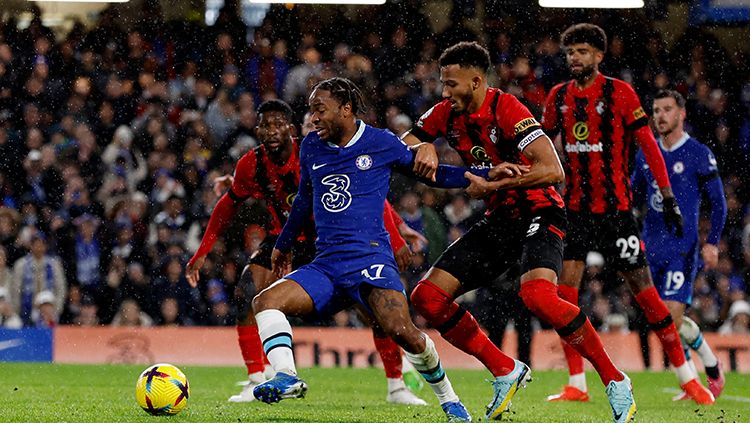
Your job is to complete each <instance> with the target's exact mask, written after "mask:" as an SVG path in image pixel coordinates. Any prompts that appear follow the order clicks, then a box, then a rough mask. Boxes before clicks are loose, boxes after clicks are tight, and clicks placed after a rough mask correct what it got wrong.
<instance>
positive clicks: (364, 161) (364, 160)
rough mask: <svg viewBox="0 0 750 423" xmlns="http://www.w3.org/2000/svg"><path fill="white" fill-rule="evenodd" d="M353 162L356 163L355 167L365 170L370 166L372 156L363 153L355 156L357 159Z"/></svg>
mask: <svg viewBox="0 0 750 423" xmlns="http://www.w3.org/2000/svg"><path fill="white" fill-rule="evenodd" d="M355 163H356V164H357V169H359V170H367V169H369V168H370V167H372V157H370V156H368V155H367V154H363V155H361V156H359V157H357V160H356V162H355Z"/></svg>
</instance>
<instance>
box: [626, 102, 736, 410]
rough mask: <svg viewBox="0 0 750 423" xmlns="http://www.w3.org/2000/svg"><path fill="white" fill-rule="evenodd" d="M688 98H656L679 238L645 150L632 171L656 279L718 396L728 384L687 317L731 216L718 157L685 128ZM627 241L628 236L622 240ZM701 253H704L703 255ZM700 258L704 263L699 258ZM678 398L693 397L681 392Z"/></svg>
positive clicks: (715, 259) (657, 121)
mask: <svg viewBox="0 0 750 423" xmlns="http://www.w3.org/2000/svg"><path fill="white" fill-rule="evenodd" d="M685 117H686V113H685V99H684V98H683V97H682V95H681V94H680V93H678V92H677V91H672V90H662V91H660V92H659V93H657V95H656V96H655V98H654V124H655V127H656V130H657V132H658V133H659V147H660V148H661V152H662V155H663V156H664V161H665V162H666V164H667V171H668V173H669V179H670V182H671V183H672V190H673V191H674V193H675V197H676V198H677V203H678V204H679V206H680V210H681V211H682V215H683V217H684V222H685V225H684V233H683V234H682V236H676V235H674V234H673V233H672V232H670V231H669V229H668V228H667V227H665V225H664V219H663V218H662V216H661V214H662V211H663V207H662V196H661V193H660V192H659V190H658V188H657V187H656V182H655V181H654V179H653V176H652V175H651V172H649V171H648V165H647V164H646V161H645V160H644V157H643V153H642V152H640V151H639V152H638V155H637V158H636V166H635V169H634V172H633V177H632V182H633V191H634V195H633V197H634V198H635V199H637V200H638V201H640V202H644V203H646V208H647V212H646V216H645V219H644V225H643V240H644V242H645V244H646V257H647V259H648V262H649V266H650V267H651V273H652V274H653V277H654V283H655V284H656V288H657V289H658V290H659V294H660V295H661V297H662V298H663V299H664V301H665V302H666V304H667V307H668V308H669V311H670V312H671V314H672V319H673V320H674V322H675V325H677V327H678V328H679V332H680V337H681V338H682V342H683V345H684V346H686V349H685V356H686V357H688V360H689V363H690V364H691V367H692V368H693V370H694V369H695V366H694V364H693V363H692V360H690V359H689V355H688V351H689V350H688V349H687V347H689V348H692V349H693V350H695V351H696V352H697V353H698V355H699V356H700V358H701V361H702V362H703V365H704V367H705V369H706V376H707V379H708V388H709V390H710V391H711V393H713V395H714V397H716V398H718V397H719V394H721V391H722V389H723V388H724V374H723V372H722V369H721V363H720V362H719V361H718V359H717V358H716V355H714V353H713V352H712V351H711V347H709V345H708V343H707V342H706V341H705V339H704V338H703V334H702V333H701V331H700V328H699V327H698V325H697V324H696V323H695V322H694V321H692V320H691V319H690V318H689V317H687V316H685V309H686V307H687V306H689V305H690V303H691V301H692V299H693V281H694V280H695V276H696V274H697V272H698V270H699V269H700V267H701V265H702V266H703V268H704V269H711V268H713V267H715V266H716V264H717V262H718V256H719V249H718V247H717V245H718V243H719V240H720V239H721V231H722V230H723V228H724V221H725V219H726V214H727V205H726V201H725V199H724V190H723V188H722V183H721V178H720V177H719V170H718V168H717V166H716V159H715V158H714V155H713V154H712V153H711V150H709V148H708V147H706V146H705V145H703V144H701V143H700V142H699V141H698V140H696V139H695V138H692V137H691V136H690V135H689V134H687V133H686V132H685V130H684V127H683V125H684V121H685ZM703 198H705V199H707V200H708V205H709V207H710V210H711V213H710V216H711V231H710V232H709V234H708V237H707V238H706V240H705V242H703V243H702V245H701V240H700V239H699V232H698V229H699V228H698V220H699V217H700V208H701V202H702V199H703ZM624 245H627V240H624ZM699 252H700V254H699ZM699 257H700V258H702V261H703V262H702V264H701V260H700V259H699ZM675 399H689V398H687V395H686V394H685V393H684V392H683V393H682V394H680V395H678V396H677V397H675Z"/></svg>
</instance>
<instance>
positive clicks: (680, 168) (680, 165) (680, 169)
mask: <svg viewBox="0 0 750 423" xmlns="http://www.w3.org/2000/svg"><path fill="white" fill-rule="evenodd" d="M672 171H674V173H676V174H678V175H679V174H680V173H682V172H684V171H685V163H682V162H676V163H675V164H674V165H673V166H672Z"/></svg>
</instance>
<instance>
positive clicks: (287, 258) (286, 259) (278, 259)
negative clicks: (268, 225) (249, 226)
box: [271, 248, 292, 278]
mask: <svg viewBox="0 0 750 423" xmlns="http://www.w3.org/2000/svg"><path fill="white" fill-rule="evenodd" d="M271 271H272V272H273V274H274V275H275V276H276V277H277V278H281V277H283V276H284V275H286V274H288V273H289V272H291V271H292V252H291V251H290V252H288V253H284V252H282V251H281V250H278V249H276V248H274V249H273V252H272V253H271Z"/></svg>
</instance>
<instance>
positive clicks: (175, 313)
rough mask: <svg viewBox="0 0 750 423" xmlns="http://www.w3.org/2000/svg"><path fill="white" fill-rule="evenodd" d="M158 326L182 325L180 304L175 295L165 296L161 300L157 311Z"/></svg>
mask: <svg viewBox="0 0 750 423" xmlns="http://www.w3.org/2000/svg"><path fill="white" fill-rule="evenodd" d="M158 322H159V326H182V325H183V324H184V323H183V322H182V318H181V317H180V305H179V304H178V302H177V298H175V297H165V298H164V299H163V300H162V301H161V308H160V313H159V320H158Z"/></svg>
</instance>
